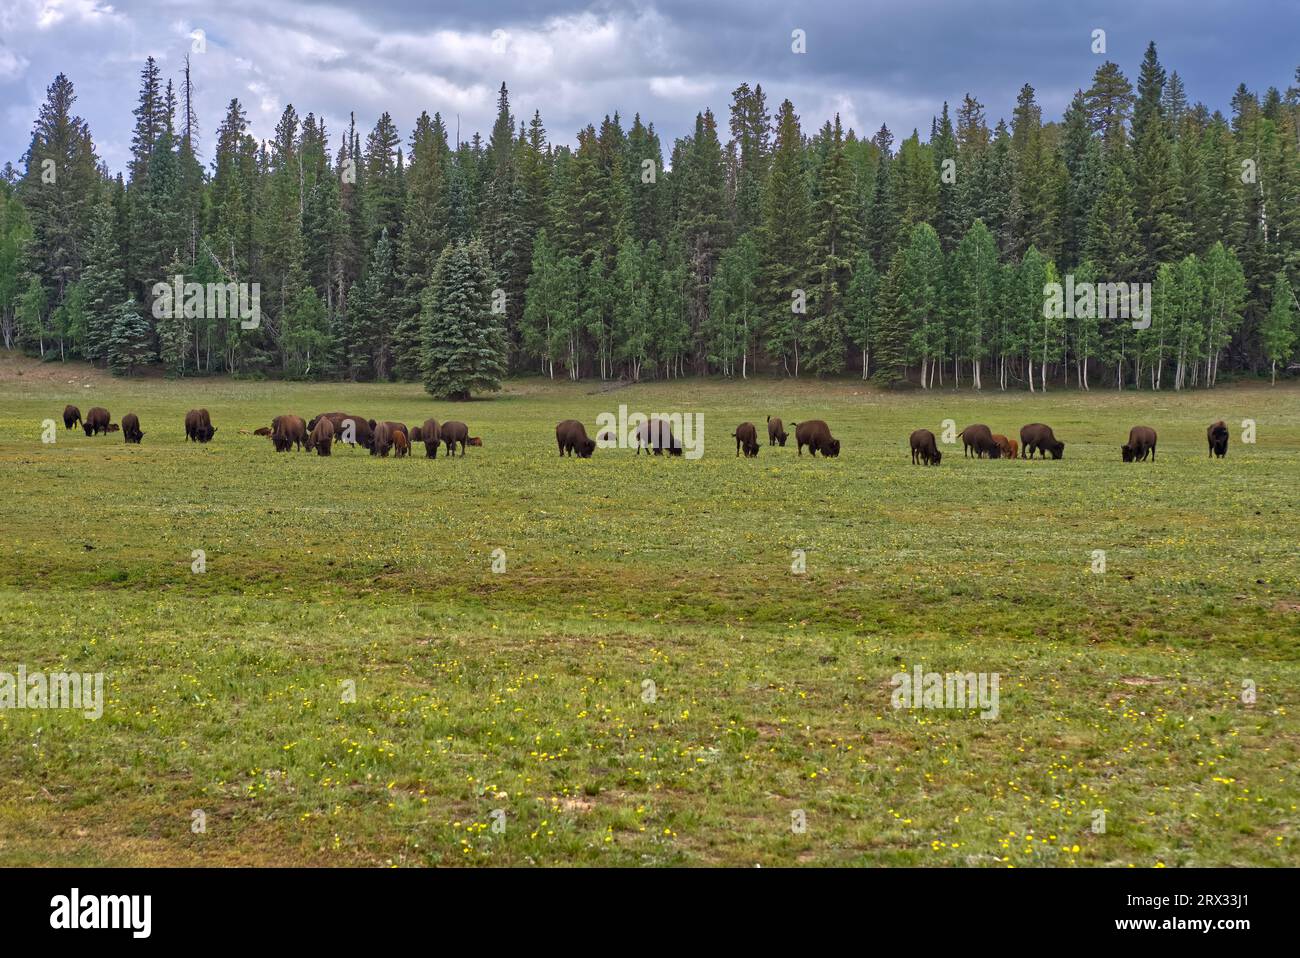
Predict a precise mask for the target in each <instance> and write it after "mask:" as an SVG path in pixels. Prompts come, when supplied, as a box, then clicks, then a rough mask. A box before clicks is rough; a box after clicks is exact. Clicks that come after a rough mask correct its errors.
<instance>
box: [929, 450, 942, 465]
mask: <svg viewBox="0 0 1300 958" xmlns="http://www.w3.org/2000/svg"><path fill="white" fill-rule="evenodd" d="M942 458H943V452H941V451H940V450H938V449H936V450H935V451H934V455H933V456H931V457H930V462H931V463H933V464H934V465H936V466H937V465H939V460H941V459H942Z"/></svg>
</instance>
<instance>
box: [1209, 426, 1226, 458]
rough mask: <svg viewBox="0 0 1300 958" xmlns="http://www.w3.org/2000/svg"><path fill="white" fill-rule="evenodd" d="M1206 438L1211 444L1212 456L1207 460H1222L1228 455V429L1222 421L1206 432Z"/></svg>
mask: <svg viewBox="0 0 1300 958" xmlns="http://www.w3.org/2000/svg"><path fill="white" fill-rule="evenodd" d="M1205 438H1206V439H1207V440H1208V441H1209V443H1210V455H1209V456H1207V457H1206V458H1210V457H1213V456H1218V457H1219V458H1220V459H1222V458H1223V457H1224V456H1226V455H1227V454H1228V427H1227V425H1225V424H1224V422H1223V420H1222V419H1220V420H1219V421H1218V422H1216V423H1212V424H1211V425H1210V427H1209V428H1208V429H1206V430H1205Z"/></svg>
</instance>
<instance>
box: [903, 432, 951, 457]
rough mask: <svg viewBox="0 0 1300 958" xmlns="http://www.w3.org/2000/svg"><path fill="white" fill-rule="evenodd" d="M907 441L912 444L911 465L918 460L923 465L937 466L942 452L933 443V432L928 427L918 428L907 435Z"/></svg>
mask: <svg viewBox="0 0 1300 958" xmlns="http://www.w3.org/2000/svg"><path fill="white" fill-rule="evenodd" d="M908 442H910V443H911V444H912V465H914V466H915V465H916V464H917V460H920V463H921V465H923V466H937V465H939V460H941V459H942V458H943V453H942V452H940V451H939V447H938V446H937V445H936V444H935V441H934V433H932V432H930V430H928V429H918V430H916V432H914V433H912V435H911V436H909V437H908Z"/></svg>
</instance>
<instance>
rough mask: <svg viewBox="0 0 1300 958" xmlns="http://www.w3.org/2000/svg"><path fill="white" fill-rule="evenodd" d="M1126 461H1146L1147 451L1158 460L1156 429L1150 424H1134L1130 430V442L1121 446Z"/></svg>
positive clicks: (1152, 457) (1152, 459) (1153, 458)
mask: <svg viewBox="0 0 1300 958" xmlns="http://www.w3.org/2000/svg"><path fill="white" fill-rule="evenodd" d="M1119 451H1120V455H1122V456H1123V457H1124V461H1125V462H1145V461H1146V458H1147V453H1150V454H1151V461H1152V462H1155V461H1156V431H1155V430H1154V429H1152V428H1151V427H1150V426H1134V427H1133V428H1132V429H1130V430H1129V431H1128V442H1126V443H1125V444H1124V445H1122V446H1120V447H1119Z"/></svg>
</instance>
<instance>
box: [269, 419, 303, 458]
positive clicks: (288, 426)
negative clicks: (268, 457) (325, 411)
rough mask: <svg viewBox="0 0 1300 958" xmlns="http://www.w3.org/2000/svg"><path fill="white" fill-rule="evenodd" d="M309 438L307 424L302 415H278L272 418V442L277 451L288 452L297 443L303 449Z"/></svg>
mask: <svg viewBox="0 0 1300 958" xmlns="http://www.w3.org/2000/svg"><path fill="white" fill-rule="evenodd" d="M306 440H307V424H306V423H305V422H303V419H302V417H301V416H276V417H275V418H274V419H272V420H271V442H273V443H275V451H276V452H288V451H289V450H290V449H292V448H293V446H294V444H295V443H296V444H297V446H298V449H299V450H301V449H302V446H303V443H304V442H306Z"/></svg>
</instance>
